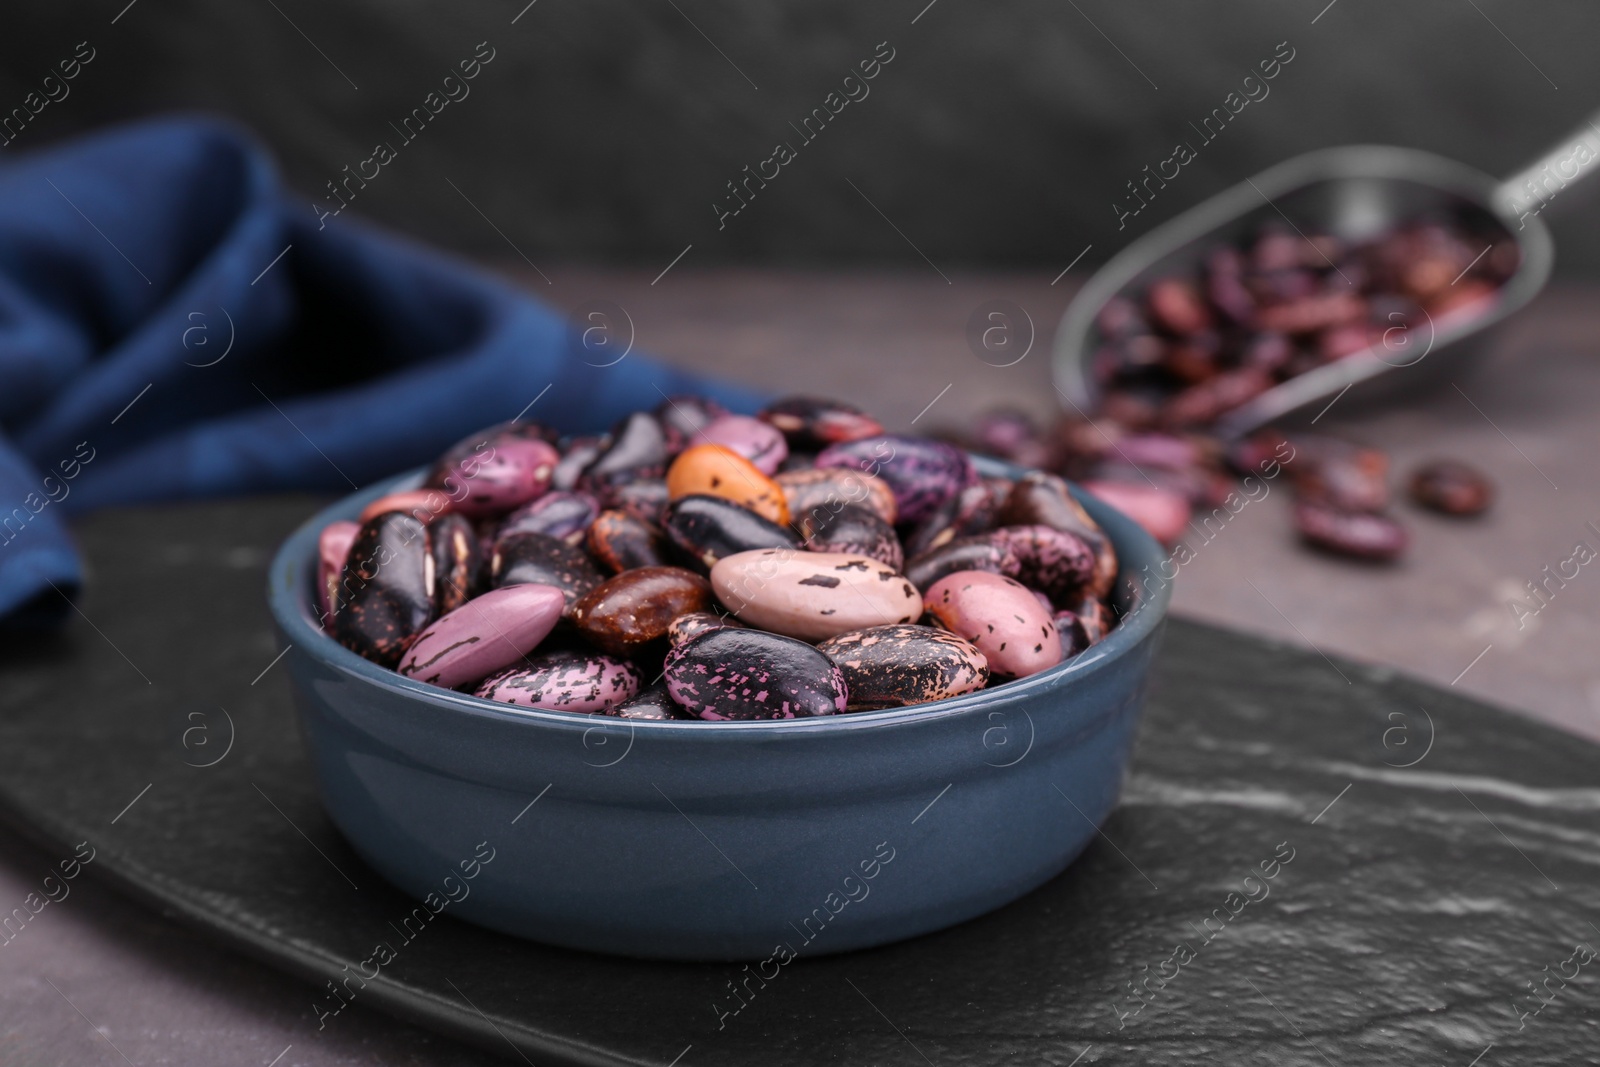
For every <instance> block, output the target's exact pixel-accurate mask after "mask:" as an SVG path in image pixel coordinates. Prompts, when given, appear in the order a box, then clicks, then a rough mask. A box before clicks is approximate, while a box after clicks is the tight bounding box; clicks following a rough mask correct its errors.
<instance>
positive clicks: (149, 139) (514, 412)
mask: <svg viewBox="0 0 1600 1067" xmlns="http://www.w3.org/2000/svg"><path fill="white" fill-rule="evenodd" d="M589 340H590V342H591V345H590V347H587V348H586V347H585V345H584V342H583V338H582V335H580V334H579V332H578V331H576V330H575V329H574V328H573V327H572V326H571V325H570V324H569V322H568V321H567V320H566V319H565V318H564V317H563V316H562V315H560V314H559V313H557V312H555V311H552V310H551V309H550V308H547V307H545V306H544V305H542V304H540V303H538V302H537V301H535V300H533V299H532V298H530V297H529V296H528V295H527V294H525V293H522V292H520V291H518V290H516V289H515V288H513V287H512V286H510V285H508V284H506V283H504V282H502V281H499V280H497V279H495V278H493V277H491V276H489V275H487V274H485V273H483V272H482V271H479V270H476V269H474V268H472V267H469V266H467V265H465V264H463V263H460V262H457V261H455V260H452V259H450V258H449V257H447V256H445V255H443V254H441V253H439V252H437V251H433V250H430V249H427V248H423V247H419V246H417V245H415V244H412V243H410V242H407V241H405V240H402V239H399V238H396V237H394V236H392V235H388V234H385V233H381V232H378V231H377V230H375V229H374V228H372V227H370V226H366V225H362V224H359V223H356V222H352V221H350V220H349V218H348V215H347V216H346V217H345V218H340V219H337V220H332V219H323V220H320V221H319V219H318V218H317V215H316V213H315V212H314V211H313V209H312V208H311V206H310V204H309V202H308V201H306V200H304V199H302V198H297V197H294V196H291V195H290V194H289V193H288V192H287V191H286V190H285V189H284V188H283V186H282V184H281V183H280V181H279V179H278V177H277V174H276V171H275V169H274V167H273V165H272V163H271V161H270V159H269V157H268V156H267V154H266V153H265V152H264V151H263V150H262V149H261V148H260V147H259V146H258V145H256V144H255V143H254V142H253V141H252V140H251V139H250V138H249V137H248V136H247V135H245V134H244V133H242V132H241V131H239V130H238V129H235V128H234V127H232V126H229V125H227V124H225V123H222V122H218V121H214V120H210V119H194V118H183V119H166V120H161V121H154V122H147V123H141V124H138V125H134V126H130V127H124V128H120V129H117V130H114V131H111V132H108V133H103V134H99V135H96V136H93V137H89V138H85V139H82V140H79V141H76V142H73V143H71V144H68V145H66V146H65V147H61V148H56V149H52V150H49V151H45V152H41V153H38V154H35V155H32V156H28V157H24V158H22V159H20V160H18V161H16V162H12V163H7V164H5V165H3V166H0V427H3V430H4V436H3V437H0V620H4V621H6V622H9V623H13V624H15V623H21V622H29V623H37V622H48V621H51V620H53V619H56V618H60V617H61V616H62V615H63V613H65V612H66V611H67V610H69V608H70V602H69V598H70V597H72V596H73V595H74V594H75V593H76V592H77V590H78V588H79V586H80V584H81V582H82V571H81V567H80V564H79V560H78V557H77V554H76V552H75V550H74V548H73V545H72V542H71V539H70V537H69V535H68V533H67V529H66V526H65V524H64V522H63V520H64V519H65V518H66V517H67V516H69V515H72V514H74V513H77V512H81V511H83V510H85V509H88V508H96V507H103V506H106V505H109V504H126V503H133V502H139V501H154V500H172V499H179V498H193V497H206V496H217V495H223V494H236V493H250V492H265V491H274V490H290V489H309V490H331V491H344V492H348V491H350V490H351V489H353V488H355V487H358V486H361V485H365V484H367V483H369V482H370V481H372V480H373V479H376V478H379V477H382V476H384V475H386V474H390V473H393V472H395V471H398V470H401V469H404V468H405V467H408V466H412V465H415V464H418V463H421V462H424V461H426V460H427V459H429V458H430V457H432V456H434V455H436V454H437V453H438V452H440V451H441V450H442V449H444V448H445V447H447V446H448V445H450V444H451V443H452V442H454V441H455V440H457V439H459V438H461V437H463V436H465V435H466V434H469V433H471V432H472V431H473V430H475V429H477V428H479V427H481V426H484V425H487V424H490V423H494V422H499V421H503V420H506V419H511V418H514V417H516V416H518V415H522V416H523V417H525V418H531V419H538V420H540V421H543V422H546V423H548V424H550V425H552V426H554V427H556V428H557V429H560V430H563V431H566V432H584V431H595V430H599V429H603V428H605V427H606V426H608V425H610V424H611V423H612V422H614V421H615V420H616V419H618V418H620V417H621V416H622V415H624V414H626V413H627V412H629V411H633V410H637V409H639V408H650V407H654V406H656V405H657V404H659V403H661V401H662V398H663V396H665V395H670V394H674V393H683V392H694V393H704V394H707V395H709V396H712V397H714V398H716V399H718V400H720V401H722V402H723V403H725V404H727V405H728V406H729V407H732V408H735V409H741V410H750V409H751V407H752V406H753V405H755V404H756V403H758V402H759V401H758V398H757V397H756V395H755V394H754V393H751V392H749V391H746V390H743V389H740V388H738V387H734V386H730V385H727V384H725V383H718V382H716V381H713V380H709V379H706V378H704V377H701V376H698V375H694V374H690V373H687V372H684V371H679V370H674V369H672V368H670V367H666V366H663V365H661V364H659V363H657V362H655V361H653V360H651V359H649V358H647V357H645V356H642V355H640V354H637V353H630V354H628V355H627V356H626V358H624V359H622V360H621V361H620V362H613V360H615V356H612V355H610V354H609V353H605V352H604V350H601V349H597V348H595V347H594V346H593V344H592V342H593V341H594V340H595V338H594V337H590V338H589ZM602 353H604V354H603V358H602Z"/></svg>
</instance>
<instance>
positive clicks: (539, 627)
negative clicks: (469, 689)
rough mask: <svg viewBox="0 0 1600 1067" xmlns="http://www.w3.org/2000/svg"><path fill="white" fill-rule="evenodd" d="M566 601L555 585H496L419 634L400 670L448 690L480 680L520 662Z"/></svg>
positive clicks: (545, 633)
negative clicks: (499, 586)
mask: <svg viewBox="0 0 1600 1067" xmlns="http://www.w3.org/2000/svg"><path fill="white" fill-rule="evenodd" d="M565 605H566V597H565V596H563V595H562V592H561V590H559V589H557V588H555V587H554V586H549V585H536V584H533V583H531V582H530V583H526V584H523V585H508V586H506V587H505V588H503V589H492V590H490V591H489V592H487V593H485V594H483V595H482V596H479V597H474V598H473V599H471V600H469V601H467V602H466V603H465V604H463V605H461V606H460V607H459V608H456V609H455V610H454V611H452V612H450V613H449V614H447V615H444V616H442V617H440V618H439V619H437V620H436V621H435V622H434V623H433V624H432V625H431V626H429V627H428V628H427V629H426V630H424V631H422V633H420V634H418V635H417V639H416V641H415V642H414V643H413V644H412V645H411V647H410V648H409V649H407V650H406V655H405V658H404V659H402V660H401V661H400V666H399V668H398V670H399V671H400V673H401V674H404V675H407V676H409V677H411V678H416V679H418V680H419V681H423V682H427V683H429V684H430V685H437V686H440V687H442V688H444V689H455V688H457V687H458V686H462V685H465V684H467V683H468V682H476V681H479V680H480V679H482V678H485V677H487V676H489V675H491V674H493V673H495V672H496V671H499V670H503V669H505V668H506V667H510V666H512V665H513V664H517V663H520V662H521V660H522V658H523V657H524V656H526V655H527V654H528V653H529V652H531V651H533V649H534V648H535V647H536V646H537V645H538V644H539V642H540V641H543V640H544V639H545V638H546V637H548V636H549V635H550V631H551V630H552V629H554V628H555V625H556V623H557V621H559V620H560V618H561V609H562V608H563V607H564V606H565Z"/></svg>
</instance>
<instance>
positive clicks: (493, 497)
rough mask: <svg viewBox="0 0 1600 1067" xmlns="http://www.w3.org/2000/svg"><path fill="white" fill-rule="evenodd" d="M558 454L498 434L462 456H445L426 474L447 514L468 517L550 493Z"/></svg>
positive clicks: (549, 447)
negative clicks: (441, 494)
mask: <svg viewBox="0 0 1600 1067" xmlns="http://www.w3.org/2000/svg"><path fill="white" fill-rule="evenodd" d="M560 458H561V457H560V454H559V453H557V452H556V450H555V448H554V447H553V446H552V445H550V444H549V443H547V442H545V441H539V440H530V439H528V438H526V437H515V436H511V435H505V434H502V435H500V436H497V437H494V438H492V439H491V440H488V441H486V442H484V444H483V446H482V447H481V448H479V449H475V450H474V451H472V452H471V453H470V454H468V455H466V456H464V457H463V456H459V455H458V454H457V453H455V452H452V453H447V454H446V456H445V458H444V459H442V460H440V461H439V463H438V464H437V465H435V467H434V468H433V470H432V471H431V472H429V474H428V487H429V488H438V489H443V490H444V491H445V492H446V493H448V494H450V498H451V500H452V501H454V507H453V510H455V511H458V512H460V513H461V514H463V515H467V516H469V517H472V518H477V517H479V516H482V515H493V514H496V513H498V512H502V511H509V510H511V509H512V508H514V507H516V506H517V505H518V504H525V503H527V502H528V501H529V500H532V499H533V498H534V497H537V496H539V495H540V494H542V493H543V492H544V491H545V490H546V489H549V488H550V479H551V477H552V476H553V475H554V474H555V466H556V463H557V462H558V461H559V460H560Z"/></svg>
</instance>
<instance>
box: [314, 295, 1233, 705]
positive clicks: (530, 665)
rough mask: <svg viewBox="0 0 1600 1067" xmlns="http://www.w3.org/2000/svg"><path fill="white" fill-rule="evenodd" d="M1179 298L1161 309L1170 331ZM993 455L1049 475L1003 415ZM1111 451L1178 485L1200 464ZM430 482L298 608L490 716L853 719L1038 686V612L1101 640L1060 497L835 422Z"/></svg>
mask: <svg viewBox="0 0 1600 1067" xmlns="http://www.w3.org/2000/svg"><path fill="white" fill-rule="evenodd" d="M1202 300H1203V296H1201V295H1200V294H1198V293H1190V292H1181V293H1180V292H1174V294H1173V295H1172V296H1171V297H1170V298H1169V303H1170V307H1169V308H1168V311H1167V314H1168V318H1169V320H1170V321H1172V322H1175V323H1182V322H1186V321H1190V320H1195V319H1196V316H1195V308H1196V307H1203V304H1196V303H1195V302H1196V301H1202ZM1136 314H1137V313H1136V310H1130V315H1136ZM1185 315H1188V316H1189V319H1185V318H1184V316H1185ZM1191 324H1193V323H1192V322H1191ZM1197 343H1199V342H1198V341H1197ZM993 431H994V432H993V437H994V440H995V441H998V442H1001V443H1005V444H1007V446H1008V447H1015V448H1018V449H1024V450H1026V449H1027V448H1030V447H1032V448H1033V449H1034V454H1035V455H1038V456H1056V455H1061V454H1064V449H1063V448H1062V446H1061V444H1060V443H1059V442H1056V441H1054V440H1049V439H1044V438H1042V437H1041V436H1040V434H1039V431H1038V429H1037V427H1036V426H1034V425H1033V424H1032V423H1031V422H1030V421H1029V420H1027V419H1026V418H1025V417H1020V416H1012V417H1010V418H1008V419H1007V420H1004V421H1003V422H1002V421H997V422H996V423H995V425H994V427H993ZM697 439H700V440H698V442H697V443H691V442H696V440H697ZM1126 443H1127V446H1128V452H1129V453H1130V454H1132V455H1136V456H1138V457H1140V458H1141V459H1145V460H1149V461H1152V462H1159V463H1161V464H1164V465H1165V466H1166V467H1168V468H1173V470H1171V471H1169V472H1168V473H1169V475H1170V476H1171V477H1172V478H1173V479H1175V480H1176V481H1180V482H1187V481H1189V480H1192V479H1189V478H1188V477H1187V476H1185V475H1184V474H1183V473H1182V471H1181V468H1182V466H1183V463H1184V462H1185V461H1186V460H1187V459H1189V458H1191V457H1192V456H1195V455H1200V454H1203V453H1204V450H1203V449H1201V448H1200V447H1199V446H1198V445H1197V444H1196V442H1194V441H1191V440H1187V439H1183V438H1177V437H1170V436H1158V435H1147V436H1144V437H1130V438H1128V439H1127V441H1126ZM686 446H687V447H686ZM813 450H815V451H813ZM786 452H787V455H785V453H786ZM773 472H777V473H773ZM428 480H429V482H430V487H428V488H425V489H424V490H420V491H413V490H407V491H402V492H396V493H392V494H390V495H389V496H386V497H383V498H381V499H379V500H377V501H374V502H373V503H372V504H371V505H369V506H368V509H367V512H366V513H365V514H364V516H363V520H364V521H363V522H361V523H359V524H358V523H354V522H339V523H334V524H331V525H330V526H329V527H328V528H327V529H326V530H324V531H323V533H322V536H321V538H320V540H319V545H318V560H319V562H318V570H317V578H316V589H315V591H314V592H315V597H316V600H317V603H318V606H319V607H320V608H322V610H323V612H324V619H325V620H326V622H325V625H327V627H328V628H329V630H330V632H331V633H332V634H333V635H334V637H335V638H337V639H338V640H340V641H341V642H343V643H344V644H346V645H347V646H348V647H350V648H352V649H354V650H355V651H357V652H359V653H360V654H362V655H363V656H366V657H367V658H369V659H371V660H373V661H374V662H377V663H380V664H382V665H384V666H388V667H391V668H393V667H396V666H398V668H399V669H400V670H401V671H402V672H403V673H406V674H408V675H410V676H411V677H413V678H416V679H419V680H422V681H427V682H430V683H432V684H436V685H440V686H448V687H451V688H456V689H460V690H462V691H465V692H471V693H475V694H476V695H478V696H481V697H485V698H487V699H491V700H499V701H504V702H507V703H512V704H518V705H521V706H525V707H536V708H543V709H547V710H558V711H578V712H585V713H589V714H600V715H609V716H615V717H618V718H627V719H633V720H656V721H666V720H669V719H678V720H692V721H704V720H711V721H714V720H718V719H750V718H783V717H791V716H813V715H831V714H839V713H841V712H846V711H851V712H855V711H866V710H873V709H881V708H888V707H899V706H903V705H911V704H920V703H926V702H930V701H936V700H942V699H945V698H947V697H953V696H958V695H960V694H962V693H966V692H970V691H972V690H974V689H978V688H982V687H984V686H985V685H998V684H1003V683H1004V682H1005V681H1007V680H1009V679H1011V678H1018V677H1022V676H1023V675H1026V674H1031V673H1034V672H1037V671H1039V670H1043V669H1046V668H1048V667H1049V666H1051V665H1052V664H1054V663H1056V662H1059V661H1060V659H1061V658H1062V657H1063V656H1064V655H1067V654H1069V653H1070V652H1071V648H1070V647H1069V646H1070V645H1071V642H1070V641H1069V640H1068V639H1067V637H1065V636H1057V634H1056V631H1055V629H1054V623H1053V622H1052V616H1053V615H1054V614H1055V613H1056V610H1057V609H1058V608H1059V609H1061V610H1062V611H1063V612H1065V613H1066V615H1070V616H1071V619H1072V622H1071V623H1070V625H1071V627H1072V629H1073V632H1074V633H1077V634H1081V635H1082V639H1081V640H1080V641H1078V642H1077V643H1078V644H1080V645H1082V646H1083V647H1085V648H1086V647H1088V646H1089V645H1090V644H1092V643H1093V641H1094V640H1098V639H1099V638H1100V637H1101V636H1103V635H1104V633H1105V631H1106V630H1107V629H1109V628H1111V627H1112V626H1114V625H1115V613H1114V612H1113V611H1112V609H1111V606H1110V604H1109V602H1108V601H1107V600H1106V597H1108V596H1109V594H1110V592H1111V587H1112V584H1113V582H1114V580H1115V578H1116V574H1117V560H1116V553H1115V551H1114V550H1113V549H1112V547H1111V541H1110V538H1108V537H1107V536H1106V534H1105V533H1104V531H1102V530H1101V529H1100V527H1099V526H1098V525H1097V524H1096V523H1095V522H1094V520H1093V519H1091V518H1090V517H1089V515H1088V514H1087V512H1085V511H1084V509H1083V508H1082V507H1080V506H1079V505H1078V504H1077V502H1076V501H1075V500H1073V498H1072V496H1071V494H1070V491H1069V490H1068V488H1067V484H1066V482H1064V481H1063V480H1062V479H1060V478H1057V477H1055V476H1054V475H1049V474H1043V473H1034V474H1030V475H1028V476H1027V477H1026V478H1024V479H1022V480H1021V481H1020V482H1014V481H1013V480H1012V479H1010V478H987V479H985V478H980V477H979V476H978V475H977V473H976V471H975V469H974V467H973V465H972V463H971V461H970V459H969V458H968V456H967V455H966V453H965V452H963V451H962V450H960V449H959V448H956V447H954V446H952V445H951V444H949V443H947V442H943V441H937V440H932V439H928V438H920V437H905V436H891V435H886V434H884V433H883V427H882V426H881V424H879V423H878V422H877V421H876V420H875V419H873V418H872V417H871V416H869V415H866V414H864V413H863V412H860V411H858V410H856V409H854V408H852V407H850V406H848V405H846V404H841V403H837V402H833V401H825V400H817V399H812V398H796V399H792V400H787V401H780V402H778V403H776V404H773V405H771V406H770V407H768V408H767V409H766V410H765V411H763V412H762V413H761V414H760V416H759V417H758V418H751V417H747V416H743V415H734V414H730V413H728V412H726V411H724V410H723V409H722V408H720V407H719V406H717V405H716V404H713V403H711V402H709V401H704V400H700V399H698V398H694V397H673V398H672V399H671V401H669V402H667V403H663V404H662V405H660V406H659V407H658V408H657V409H656V410H655V411H654V412H636V413H635V414H633V415H631V416H629V417H628V418H625V419H623V420H622V421H621V422H619V423H618V424H617V425H616V426H615V427H613V428H612V431H611V432H610V433H609V434H608V435H606V436H604V437H583V438H573V439H570V440H566V441H561V440H559V439H557V438H556V436H555V435H554V434H552V433H550V432H549V431H548V430H546V429H545V428H543V427H541V426H539V425H537V424H535V423H515V424H507V425H503V426H497V427H493V428H491V429H489V430H486V431H484V432H483V433H481V434H477V435H474V436H473V437H471V438H468V439H466V440H465V441H463V442H462V443H461V444H460V445H457V446H455V447H453V448H452V449H451V450H450V451H449V452H448V453H446V455H444V456H443V457H441V458H440V460H439V461H438V462H437V463H436V464H435V465H434V466H433V468H432V469H431V472H430V476H429V479H428ZM434 497H438V498H439V499H440V500H441V501H443V503H441V504H440V505H439V506H438V507H431V506H424V505H427V504H429V502H430V501H432V500H433V498H434ZM419 508H421V509H422V511H421V513H420V514H414V512H417V511H418V509H419ZM791 520H792V521H791ZM896 523H898V525H896ZM908 548H910V549H912V550H913V551H915V552H917V554H918V558H916V559H915V560H912V561H911V563H910V564H907V563H906V562H905V558H906V551H907V549H908ZM379 559H381V560H382V561H383V562H382V563H381V565H379V564H377V563H375V562H374V561H375V560H379ZM673 563H677V564H681V566H673V565H671V564H673ZM603 572H605V573H609V574H610V575H611V577H609V578H607V577H605V575H604V573H603ZM697 572H698V573H697ZM707 573H709V575H710V579H709V581H708V580H707V578H706V577H704V576H703V575H705V574H707ZM957 577H959V579H960V580H959V582H958V583H955V584H952V582H953V581H954V579H955V578H957ZM935 589H939V590H941V599H940V602H939V604H937V605H934V604H928V603H925V599H924V595H923V594H924V592H925V591H931V590H935ZM945 591H948V592H949V595H948V596H943V595H942V594H943V592H945ZM1063 618H1064V619H1065V616H1063ZM1019 619H1020V620H1021V621H1020V622H1019ZM929 621H934V622H938V623H939V624H940V626H939V627H930V626H928V625H926V623H927V622H929ZM991 624H992V625H993V629H992V630H991V629H989V627H990V625H991ZM974 628H977V630H981V631H982V633H981V635H977V636H976V637H975V639H969V637H970V636H972V635H967V634H965V633H964V632H959V631H966V630H973V629H974ZM977 630H974V634H977ZM996 632H998V634H999V636H997V637H996V636H994V634H995V633H996ZM819 641H820V642H823V644H822V645H821V647H820V648H819V647H815V646H813V644H811V643H810V642H819ZM663 656H665V661H664V662H663V658H662V657H663ZM830 657H831V658H830ZM662 667H664V672H661V671H658V668H662ZM658 673H663V675H664V681H663V682H662V683H661V684H657V685H654V686H651V687H649V688H646V689H644V690H643V691H641V681H642V679H644V678H649V677H651V676H654V675H657V674H658ZM758 683H759V684H758Z"/></svg>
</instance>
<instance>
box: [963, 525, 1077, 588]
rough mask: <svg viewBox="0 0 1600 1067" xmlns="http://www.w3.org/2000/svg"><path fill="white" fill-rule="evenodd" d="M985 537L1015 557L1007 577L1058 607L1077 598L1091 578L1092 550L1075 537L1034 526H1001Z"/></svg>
mask: <svg viewBox="0 0 1600 1067" xmlns="http://www.w3.org/2000/svg"><path fill="white" fill-rule="evenodd" d="M986 536H988V538H989V539H990V540H991V541H993V542H994V543H995V544H998V545H1003V546H1004V547H1006V548H1009V549H1010V550H1011V551H1012V553H1014V554H1015V555H1016V557H1017V569H1016V571H1014V572H1007V574H1008V576H1009V577H1012V578H1015V579H1017V581H1019V582H1021V583H1022V584H1023V585H1026V586H1028V587H1030V588H1032V589H1037V590H1039V591H1041V592H1043V593H1045V594H1046V595H1047V596H1048V597H1049V598H1050V599H1051V600H1053V601H1055V602H1056V603H1058V604H1062V603H1065V602H1067V601H1068V600H1069V599H1072V598H1073V597H1075V596H1081V595H1082V592H1083V590H1084V589H1085V588H1086V587H1087V586H1088V585H1089V583H1090V581H1091V580H1092V579H1093V577H1094V573H1095V554H1094V549H1093V548H1091V547H1090V546H1089V543H1088V542H1087V541H1085V540H1084V539H1083V538H1081V537H1079V536H1078V535H1077V534H1074V533H1069V532H1067V531H1066V530H1057V529H1055V528H1054V527H1050V526H1040V525H1034V526H1002V527H1001V528H1000V529H998V530H992V531H990V532H989V533H988V534H987V535H986Z"/></svg>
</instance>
